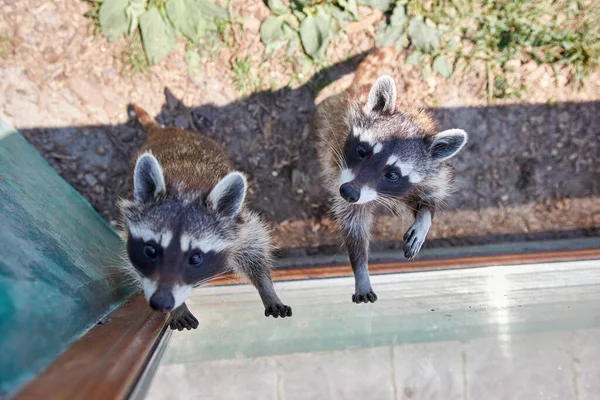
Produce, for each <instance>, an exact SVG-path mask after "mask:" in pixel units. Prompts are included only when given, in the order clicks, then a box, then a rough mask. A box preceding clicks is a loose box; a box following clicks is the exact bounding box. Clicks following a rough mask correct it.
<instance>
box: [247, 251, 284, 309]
mask: <svg viewBox="0 0 600 400" xmlns="http://www.w3.org/2000/svg"><path fill="white" fill-rule="evenodd" d="M244 258H245V260H243V262H242V263H240V268H241V270H242V272H243V273H244V274H245V275H246V276H247V277H248V278H249V279H250V281H251V282H252V284H253V285H254V287H255V288H256V290H258V294H259V295H260V298H261V300H262V302H263V304H264V306H265V317H268V316H271V315H272V316H273V317H275V318H278V317H281V318H285V317H291V316H292V308H291V307H290V306H287V305H285V304H283V303H282V302H281V300H280V299H279V296H277V293H276V292H275V288H274V287H273V281H272V280H271V275H270V273H269V264H268V259H267V258H263V257H260V256H257V255H256V254H247V255H246V257H244Z"/></svg>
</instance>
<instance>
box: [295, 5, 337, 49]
mask: <svg viewBox="0 0 600 400" xmlns="http://www.w3.org/2000/svg"><path fill="white" fill-rule="evenodd" d="M330 32H331V20H330V18H329V16H328V15H327V14H325V13H324V12H323V11H322V10H321V8H319V11H318V12H317V14H316V15H308V16H307V17H306V18H305V19H304V21H302V23H301V24H300V40H301V41H302V47H303V48H304V52H305V53H306V54H307V55H308V56H310V57H311V58H312V59H322V58H323V57H325V50H326V49H327V46H328V45H329V40H330V39H331V37H330Z"/></svg>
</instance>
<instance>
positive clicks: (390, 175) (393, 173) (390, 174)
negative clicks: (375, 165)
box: [385, 171, 400, 182]
mask: <svg viewBox="0 0 600 400" xmlns="http://www.w3.org/2000/svg"><path fill="white" fill-rule="evenodd" d="M398 178H400V174H399V173H397V172H396V171H389V172H388V173H387V174H385V179H387V180H388V181H392V182H393V181H397V180H398Z"/></svg>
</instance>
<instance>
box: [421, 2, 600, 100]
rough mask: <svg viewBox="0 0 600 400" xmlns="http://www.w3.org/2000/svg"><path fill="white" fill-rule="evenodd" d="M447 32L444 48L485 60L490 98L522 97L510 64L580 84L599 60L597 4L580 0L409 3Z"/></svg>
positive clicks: (457, 56) (467, 57)
mask: <svg viewBox="0 0 600 400" xmlns="http://www.w3.org/2000/svg"><path fill="white" fill-rule="evenodd" d="M409 7H413V9H414V10H417V11H416V12H417V13H418V14H421V15H426V16H427V17H428V18H430V19H431V20H432V21H434V22H435V23H436V24H438V25H439V26H440V27H442V28H443V29H444V28H445V29H444V30H445V32H444V35H443V40H442V51H443V52H445V53H446V54H448V55H449V56H450V57H452V58H454V59H455V60H459V59H461V58H462V59H465V60H466V61H467V64H470V63H472V62H473V61H475V60H480V61H483V62H484V63H485V64H486V73H487V74H488V97H490V98H501V97H517V98H518V97H520V94H521V92H523V90H524V89H525V88H524V87H523V86H522V85H521V83H520V81H519V80H518V79H514V77H512V72H513V71H512V69H511V67H510V65H511V62H514V61H517V62H528V61H534V62H536V63H537V64H546V65H550V66H552V68H553V69H554V71H555V73H557V72H558V71H559V70H561V69H566V70H567V72H568V73H569V75H570V77H571V78H572V81H573V83H574V86H575V87H576V88H579V87H580V86H581V84H582V82H583V81H584V79H585V78H586V77H587V76H588V75H589V73H590V72H592V71H593V70H595V69H596V68H597V67H598V66H599V64H600V25H599V24H598V21H600V7H598V6H597V3H595V2H594V1H583V0H546V1H528V0H487V1H476V0H434V1H424V0H417V1H414V2H410V3H409Z"/></svg>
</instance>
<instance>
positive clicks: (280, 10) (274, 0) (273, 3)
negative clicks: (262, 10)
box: [267, 0, 290, 15]
mask: <svg viewBox="0 0 600 400" xmlns="http://www.w3.org/2000/svg"><path fill="white" fill-rule="evenodd" d="M267 6H268V7H269V9H270V10H271V12H272V13H273V14H275V15H283V14H287V13H288V12H289V11H290V9H289V7H287V6H286V5H285V4H283V1H282V0H268V1H267Z"/></svg>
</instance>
